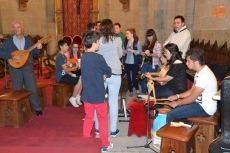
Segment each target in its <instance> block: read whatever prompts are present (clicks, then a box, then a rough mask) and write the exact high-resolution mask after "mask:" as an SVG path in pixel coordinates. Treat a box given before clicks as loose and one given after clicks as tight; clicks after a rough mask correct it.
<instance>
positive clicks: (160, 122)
mask: <svg viewBox="0 0 230 153" xmlns="http://www.w3.org/2000/svg"><path fill="white" fill-rule="evenodd" d="M169 111H170V110H169V109H166V108H159V109H158V110H156V113H155V116H156V117H155V119H154V121H153V126H152V130H151V135H152V142H153V147H154V148H156V149H157V150H160V146H161V137H159V136H157V134H156V133H157V131H158V130H159V129H160V128H161V127H162V126H164V125H165V124H166V116H167V113H168V112H169Z"/></svg>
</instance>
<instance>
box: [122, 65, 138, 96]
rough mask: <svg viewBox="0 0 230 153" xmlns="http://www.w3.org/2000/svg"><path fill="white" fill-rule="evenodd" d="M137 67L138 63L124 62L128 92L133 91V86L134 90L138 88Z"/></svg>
mask: <svg viewBox="0 0 230 153" xmlns="http://www.w3.org/2000/svg"><path fill="white" fill-rule="evenodd" d="M138 69H139V65H136V64H125V72H126V74H127V82H128V88H129V92H133V87H134V88H135V89H136V90H139V86H138V81H137V73H138Z"/></svg>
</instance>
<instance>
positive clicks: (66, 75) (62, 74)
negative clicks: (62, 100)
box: [55, 39, 82, 107]
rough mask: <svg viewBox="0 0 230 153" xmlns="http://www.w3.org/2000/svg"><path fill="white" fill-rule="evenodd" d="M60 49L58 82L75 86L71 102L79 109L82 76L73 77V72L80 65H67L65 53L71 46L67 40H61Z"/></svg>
mask: <svg viewBox="0 0 230 153" xmlns="http://www.w3.org/2000/svg"><path fill="white" fill-rule="evenodd" d="M58 47H59V49H60V51H59V53H58V54H57V56H56V60H55V64H56V74H55V77H56V81H57V82H60V83H67V84H72V85H75V86H74V91H73V95H72V97H70V99H69V101H70V103H71V104H72V105H73V106H74V107H79V105H81V104H82V103H81V100H80V98H81V96H80V94H81V90H82V83H81V78H80V76H76V75H72V73H71V71H75V70H77V69H78V65H77V64H76V65H75V66H72V67H70V66H69V64H68V63H67V59H66V56H65V52H67V51H68V49H69V46H68V44H67V41H66V40H64V39H63V40H59V41H58Z"/></svg>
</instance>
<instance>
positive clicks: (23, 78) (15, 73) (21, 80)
mask: <svg viewBox="0 0 230 153" xmlns="http://www.w3.org/2000/svg"><path fill="white" fill-rule="evenodd" d="M9 71H10V78H11V80H12V82H13V87H14V90H21V89H22V87H23V85H24V86H25V89H26V90H27V91H30V92H31V93H32V95H31V96H30V97H29V99H30V103H31V105H32V107H33V108H34V110H35V111H40V110H41V109H42V108H41V105H40V101H39V95H38V90H37V80H36V77H35V74H34V68H33V65H32V63H29V64H26V65H25V66H23V67H22V68H20V69H15V68H12V67H11V66H9Z"/></svg>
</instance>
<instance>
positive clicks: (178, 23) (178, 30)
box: [163, 15, 191, 59]
mask: <svg viewBox="0 0 230 153" xmlns="http://www.w3.org/2000/svg"><path fill="white" fill-rule="evenodd" d="M173 28H174V30H173V32H172V33H171V35H170V36H169V38H168V39H167V40H166V41H165V43H164V44H163V46H165V45H167V44H168V43H174V44H176V45H177V46H178V48H179V51H181V52H182V58H183V59H185V53H186V52H187V51H188V49H189V45H190V42H191V35H190V32H189V31H188V29H187V27H186V26H185V19H184V17H183V16H181V15H178V16H175V17H174V23H173Z"/></svg>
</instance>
